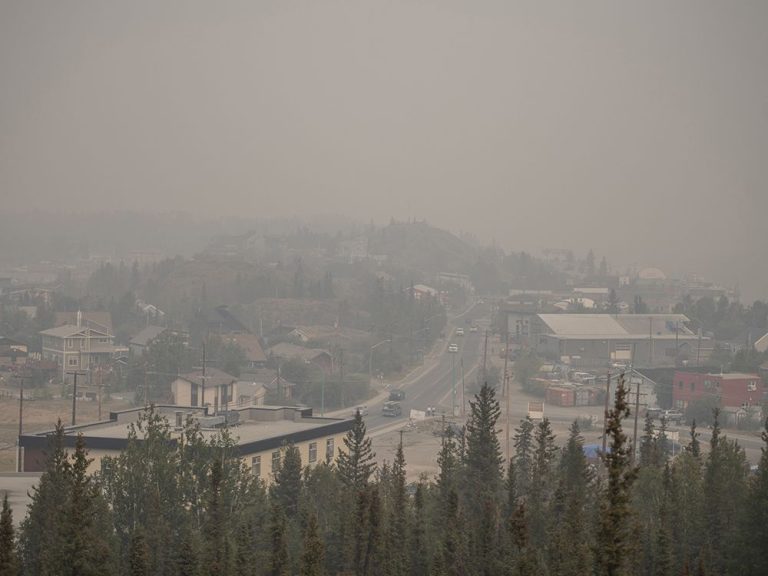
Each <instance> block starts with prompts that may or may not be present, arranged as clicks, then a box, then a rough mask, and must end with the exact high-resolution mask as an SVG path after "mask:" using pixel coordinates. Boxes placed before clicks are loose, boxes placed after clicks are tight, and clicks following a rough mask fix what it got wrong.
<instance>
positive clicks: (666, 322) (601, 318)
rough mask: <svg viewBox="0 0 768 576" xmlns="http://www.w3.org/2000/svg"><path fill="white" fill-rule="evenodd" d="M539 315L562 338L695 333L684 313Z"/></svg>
mask: <svg viewBox="0 0 768 576" xmlns="http://www.w3.org/2000/svg"><path fill="white" fill-rule="evenodd" d="M538 317H539V318H540V319H541V321H542V322H544V323H545V324H546V325H547V326H548V327H549V329H550V330H551V331H552V333H553V335H554V336H557V337H562V338H584V339H592V338H633V337H645V338H647V337H649V336H650V335H651V332H652V333H653V337H654V338H659V337H670V336H673V337H674V336H692V333H691V331H690V330H688V329H687V328H686V327H685V323H686V322H688V318H687V317H686V316H684V315H683V314H539V315H538Z"/></svg>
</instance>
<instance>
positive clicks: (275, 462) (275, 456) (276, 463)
mask: <svg viewBox="0 0 768 576" xmlns="http://www.w3.org/2000/svg"><path fill="white" fill-rule="evenodd" d="M279 468H280V450H275V451H274V452H272V473H273V474H274V473H275V472H277V471H278V469H279Z"/></svg>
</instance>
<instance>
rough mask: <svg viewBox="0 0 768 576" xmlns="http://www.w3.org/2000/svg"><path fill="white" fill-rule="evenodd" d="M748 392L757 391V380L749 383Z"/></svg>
mask: <svg viewBox="0 0 768 576" xmlns="http://www.w3.org/2000/svg"><path fill="white" fill-rule="evenodd" d="M747 392H757V380H752V381H751V382H748V383H747Z"/></svg>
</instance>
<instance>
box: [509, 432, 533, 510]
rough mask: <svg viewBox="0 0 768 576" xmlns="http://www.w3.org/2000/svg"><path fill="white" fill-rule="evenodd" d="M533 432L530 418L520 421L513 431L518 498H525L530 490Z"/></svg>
mask: <svg viewBox="0 0 768 576" xmlns="http://www.w3.org/2000/svg"><path fill="white" fill-rule="evenodd" d="M533 432H534V424H533V420H531V419H530V417H526V418H525V419H524V420H521V421H520V427H519V428H516V429H515V437H514V445H515V457H514V463H515V474H516V475H515V486H516V488H517V493H518V495H519V496H523V497H526V496H528V493H529V491H530V488H531V478H532V476H533V466H534V464H533V450H534V447H533V446H534V445H533Z"/></svg>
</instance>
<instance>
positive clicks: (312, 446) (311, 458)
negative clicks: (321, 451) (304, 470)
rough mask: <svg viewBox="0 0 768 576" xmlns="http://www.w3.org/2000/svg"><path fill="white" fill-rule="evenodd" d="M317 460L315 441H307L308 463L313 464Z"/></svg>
mask: <svg viewBox="0 0 768 576" xmlns="http://www.w3.org/2000/svg"><path fill="white" fill-rule="evenodd" d="M315 462H317V442H310V443H309V463H310V464H314V463H315Z"/></svg>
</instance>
